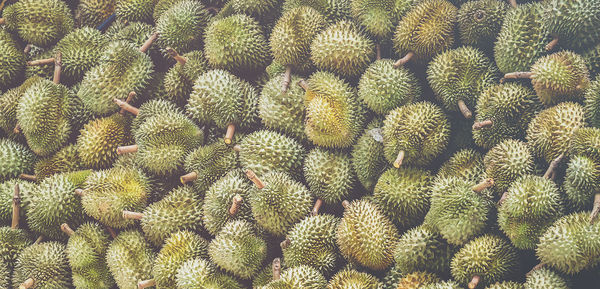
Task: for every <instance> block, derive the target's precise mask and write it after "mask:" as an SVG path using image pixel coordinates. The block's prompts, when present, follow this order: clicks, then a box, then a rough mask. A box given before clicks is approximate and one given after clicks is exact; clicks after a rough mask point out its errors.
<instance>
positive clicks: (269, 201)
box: [246, 170, 313, 237]
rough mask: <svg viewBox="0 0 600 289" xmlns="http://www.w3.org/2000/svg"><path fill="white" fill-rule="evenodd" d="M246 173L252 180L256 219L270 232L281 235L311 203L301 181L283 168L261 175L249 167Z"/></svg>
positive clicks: (251, 199)
mask: <svg viewBox="0 0 600 289" xmlns="http://www.w3.org/2000/svg"><path fill="white" fill-rule="evenodd" d="M246 175H247V176H248V178H249V179H250V180H251V181H252V182H254V186H253V187H252V190H251V191H250V197H249V199H250V200H249V202H250V207H251V208H252V215H253V216H254V219H255V220H256V223H257V224H258V225H259V226H260V227H261V228H263V229H264V230H265V231H267V232H268V233H270V234H272V235H273V236H277V237H281V236H284V235H285V234H286V233H287V231H288V230H289V229H290V228H291V227H292V226H293V225H294V224H295V223H297V222H298V221H300V220H301V219H302V218H303V217H304V216H306V215H307V214H308V213H309V212H310V209H311V207H312V203H313V200H312V199H313V198H312V195H311V193H310V192H309V191H308V189H307V188H306V187H305V186H304V185H303V184H302V183H300V182H298V181H296V180H294V179H292V177H290V176H289V175H288V174H286V173H282V172H275V171H273V172H268V173H266V174H264V175H263V176H261V177H260V178H259V177H258V176H257V175H256V174H255V173H254V172H253V171H252V170H247V171H246Z"/></svg>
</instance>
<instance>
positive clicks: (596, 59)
mask: <svg viewBox="0 0 600 289" xmlns="http://www.w3.org/2000/svg"><path fill="white" fill-rule="evenodd" d="M581 56H582V57H583V59H584V60H585V65H586V66H587V68H588V71H589V72H590V78H591V79H593V78H595V77H597V76H598V74H600V44H598V45H596V46H594V47H592V48H589V49H587V50H585V51H583V52H581Z"/></svg>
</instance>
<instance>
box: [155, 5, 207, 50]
mask: <svg viewBox="0 0 600 289" xmlns="http://www.w3.org/2000/svg"><path fill="white" fill-rule="evenodd" d="M210 17H211V16H210V13H209V12H208V11H207V10H206V9H205V8H204V5H202V3H200V2H197V1H191V0H190V1H188V0H185V1H180V2H178V3H175V4H174V5H173V6H172V7H171V8H169V9H168V10H167V11H165V12H164V13H162V15H161V16H160V18H158V20H157V21H156V32H157V33H158V39H157V41H156V44H157V45H158V46H160V47H161V48H163V49H166V48H167V47H171V48H173V49H175V50H176V51H177V52H179V53H180V54H183V53H187V52H190V51H192V50H197V49H200V48H201V47H202V33H203V32H204V29H205V28H206V26H207V25H208V22H209V20H210Z"/></svg>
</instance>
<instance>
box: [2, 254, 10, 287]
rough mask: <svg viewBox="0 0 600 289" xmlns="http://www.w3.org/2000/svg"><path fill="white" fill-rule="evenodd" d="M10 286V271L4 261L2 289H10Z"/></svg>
mask: <svg viewBox="0 0 600 289" xmlns="http://www.w3.org/2000/svg"><path fill="white" fill-rule="evenodd" d="M8 286H10V270H9V269H8V265H7V264H6V263H4V261H1V260H0V288H9V287H8Z"/></svg>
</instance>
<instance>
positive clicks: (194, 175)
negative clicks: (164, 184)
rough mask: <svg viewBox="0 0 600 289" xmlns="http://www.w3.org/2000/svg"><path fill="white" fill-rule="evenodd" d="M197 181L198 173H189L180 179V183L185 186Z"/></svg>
mask: <svg viewBox="0 0 600 289" xmlns="http://www.w3.org/2000/svg"><path fill="white" fill-rule="evenodd" d="M197 179H198V173H196V172H191V173H187V174H185V175H183V176H181V177H179V181H180V182H181V183H182V184H184V185H185V184H187V183H191V182H193V181H195V180H197Z"/></svg>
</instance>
